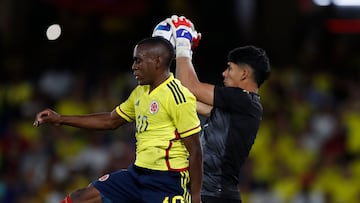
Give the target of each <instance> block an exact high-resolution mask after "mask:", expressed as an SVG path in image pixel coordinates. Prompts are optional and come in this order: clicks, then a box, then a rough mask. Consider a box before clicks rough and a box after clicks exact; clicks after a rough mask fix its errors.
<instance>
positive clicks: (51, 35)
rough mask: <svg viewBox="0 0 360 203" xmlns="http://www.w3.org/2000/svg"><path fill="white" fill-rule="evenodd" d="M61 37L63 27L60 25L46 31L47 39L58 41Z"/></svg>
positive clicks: (52, 26)
mask: <svg viewBox="0 0 360 203" xmlns="http://www.w3.org/2000/svg"><path fill="white" fill-rule="evenodd" d="M60 35H61V27H60V25H59V24H53V25H50V26H49V27H48V29H47V30H46V37H47V38H48V40H56V39H57V38H59V37H60Z"/></svg>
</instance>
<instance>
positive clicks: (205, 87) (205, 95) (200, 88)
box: [175, 57, 215, 106]
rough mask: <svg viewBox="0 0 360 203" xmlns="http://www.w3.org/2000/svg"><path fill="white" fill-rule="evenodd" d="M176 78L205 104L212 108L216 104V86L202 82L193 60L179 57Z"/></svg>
mask: <svg viewBox="0 0 360 203" xmlns="http://www.w3.org/2000/svg"><path fill="white" fill-rule="evenodd" d="M175 76H176V77H177V78H178V79H179V80H180V81H181V83H182V84H183V85H184V86H185V87H187V88H188V89H189V90H190V91H191V92H192V93H193V94H194V95H195V97H196V99H197V100H198V101H200V102H202V103H204V104H207V105H210V106H212V105H213V103H214V88H215V86H214V85H212V84H208V83H203V82H200V81H199V79H198V77H197V74H196V72H195V69H194V66H193V64H192V62H191V58H188V57H177V58H176V72H175Z"/></svg>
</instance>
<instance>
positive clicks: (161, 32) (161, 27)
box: [151, 19, 175, 48]
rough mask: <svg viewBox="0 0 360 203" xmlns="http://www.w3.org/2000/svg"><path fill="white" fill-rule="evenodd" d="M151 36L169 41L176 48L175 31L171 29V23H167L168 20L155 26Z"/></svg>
mask: <svg viewBox="0 0 360 203" xmlns="http://www.w3.org/2000/svg"><path fill="white" fill-rule="evenodd" d="M151 36H152V37H156V36H160V37H163V38H165V39H167V40H168V41H169V42H170V43H171V44H172V45H173V47H174V48H175V38H174V36H173V31H172V29H171V25H170V23H168V22H167V19H166V20H163V21H161V22H160V23H158V24H157V25H156V26H155V28H154V30H153V32H152V35H151Z"/></svg>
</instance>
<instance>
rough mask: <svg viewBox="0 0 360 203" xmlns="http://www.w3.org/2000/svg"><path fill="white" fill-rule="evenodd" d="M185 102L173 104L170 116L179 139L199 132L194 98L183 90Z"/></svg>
mask: <svg viewBox="0 0 360 203" xmlns="http://www.w3.org/2000/svg"><path fill="white" fill-rule="evenodd" d="M183 93H184V95H185V101H184V102H182V103H179V104H175V108H172V112H171V114H172V115H173V120H174V123H175V126H176V129H177V133H178V134H179V136H180V138H184V137H188V136H190V135H193V134H195V133H198V132H200V130H201V126H200V119H199V117H198V115H197V113H196V98H195V96H193V95H192V94H191V93H190V92H188V91H185V90H183Z"/></svg>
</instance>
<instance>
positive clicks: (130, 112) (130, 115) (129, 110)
mask: <svg viewBox="0 0 360 203" xmlns="http://www.w3.org/2000/svg"><path fill="white" fill-rule="evenodd" d="M137 89H138V88H135V89H134V90H133V91H132V92H131V94H130V96H129V97H128V98H127V99H126V100H125V101H124V102H123V103H121V104H120V105H118V106H117V107H116V109H115V110H116V113H117V114H119V116H121V117H122V118H124V119H125V120H126V121H127V122H132V121H134V119H135V102H136V101H135V99H136V92H137Z"/></svg>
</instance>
